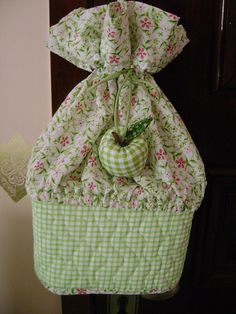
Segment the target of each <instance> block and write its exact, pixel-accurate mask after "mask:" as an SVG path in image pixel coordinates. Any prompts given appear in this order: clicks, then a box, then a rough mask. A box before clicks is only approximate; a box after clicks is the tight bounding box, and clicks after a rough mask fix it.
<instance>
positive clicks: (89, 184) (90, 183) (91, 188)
mask: <svg viewBox="0 0 236 314" xmlns="http://www.w3.org/2000/svg"><path fill="white" fill-rule="evenodd" d="M88 188H89V189H90V190H94V189H95V188H96V184H95V183H94V182H89V183H88Z"/></svg>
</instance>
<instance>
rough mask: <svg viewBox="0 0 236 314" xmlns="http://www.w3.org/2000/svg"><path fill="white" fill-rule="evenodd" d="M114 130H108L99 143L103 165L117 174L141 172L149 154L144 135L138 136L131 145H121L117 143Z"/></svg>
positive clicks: (111, 172) (133, 174) (131, 174)
mask: <svg viewBox="0 0 236 314" xmlns="http://www.w3.org/2000/svg"><path fill="white" fill-rule="evenodd" d="M113 131H114V130H108V131H107V132H106V133H105V134H104V135H103V137H102V140H101V143H100V145H99V159H100V161H101V163H102V166H103V167H104V168H105V169H106V170H107V171H108V172H109V173H110V174H111V175H115V176H122V177H133V176H136V175H138V174H140V172H141V171H142V169H143V168H144V166H145V163H146V160H147V155H148V147H147V143H146V141H145V140H144V139H143V138H142V137H137V138H135V139H134V140H133V141H132V143H131V144H130V145H128V146H125V147H121V146H120V145H118V144H116V143H115V141H114V138H113V136H112V132H113Z"/></svg>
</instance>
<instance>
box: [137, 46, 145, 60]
mask: <svg viewBox="0 0 236 314" xmlns="http://www.w3.org/2000/svg"><path fill="white" fill-rule="evenodd" d="M136 56H138V57H140V58H141V59H144V58H145V57H146V56H147V52H146V50H145V49H144V48H138V49H137V53H136Z"/></svg>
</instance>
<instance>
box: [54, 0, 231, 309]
mask: <svg viewBox="0 0 236 314" xmlns="http://www.w3.org/2000/svg"><path fill="white" fill-rule="evenodd" d="M109 2H110V1H103V0H95V1H86V0H83V1H75V0H73V1H72V0H57V1H55V0H51V1H50V12H51V13H50V22H51V25H52V24H54V23H57V22H58V20H59V19H60V18H62V17H63V16H64V15H65V14H67V13H68V12H70V11H71V10H73V9H75V8H77V7H79V6H83V7H91V6H93V5H101V4H105V3H109ZM144 2H146V3H149V4H152V5H155V6H157V7H159V8H161V9H163V10H166V11H169V12H172V13H175V14H177V15H178V16H180V17H181V19H180V22H181V24H183V26H184V28H185V29H186V31H187V34H188V37H189V39H190V43H189V44H188V45H187V46H186V47H185V48H184V50H183V52H182V53H181V54H180V56H178V58H176V59H175V60H174V61H173V62H172V63H171V64H169V65H168V66H167V67H166V68H165V69H163V70H162V71H161V72H160V73H158V74H156V75H155V76H154V77H155V80H156V82H157V84H158V85H159V86H160V87H161V88H162V90H163V91H164V93H165V94H166V96H167V97H168V98H169V99H170V101H171V102H172V103H173V105H174V107H175V108H176V110H177V111H178V112H179V114H180V115H181V117H182V119H183V120H184V122H185V124H186V126H187V128H188V130H189V132H190V134H191V136H192V138H193V140H194V142H195V144H196V145H197V147H198V149H199V152H200V154H201V156H202V159H203V161H204V164H205V167H206V172H207V180H208V186H207V190H206V195H205V198H204V201H203V203H202V206H201V208H200V209H199V210H198V211H197V212H196V214H195V217H194V221H193V226H192V230H191V237H190V243H189V247H188V254H187V258H186V262H185V267H184V272H183V276H182V278H181V281H180V289H179V292H178V293H177V294H176V295H175V296H172V297H171V298H169V299H166V300H157V299H156V300H155V299H152V300H150V299H146V298H144V297H138V298H136V299H135V302H134V298H133V299H132V298H129V297H128V298H124V297H122V296H121V297H116V298H113V299H112V297H110V296H106V295H91V296H79V297H77V296H73V297H68V296H65V297H63V298H62V305H63V314H69V313H70V314H73V313H89V314H90V313H91V314H93V313H96V314H98V313H99V314H106V313H107V314H113V312H112V304H115V303H114V302H118V303H119V304H120V305H119V306H120V310H119V313H120V314H121V313H123V314H124V313H128V314H134V313H135V314H143V313H148V314H152V313H153V314H154V313H162V314H167V313H168V314H179V313H182V314H183V313H186V314H199V313H201V314H208V313H211V312H214V314H218V313H219V314H235V313H236V311H235V308H236V236H235V228H236V127H235V126H236V89H235V77H236V58H235V56H236V40H235V38H236V7H235V0H207V1H206V0H158V1H144ZM51 61H52V63H51V71H52V104H53V112H55V111H56V109H57V108H58V107H59V105H60V103H61V102H62V101H63V99H64V98H65V97H66V95H67V94H68V93H69V92H70V90H71V89H72V88H73V87H74V86H75V85H76V84H77V83H78V82H79V81H81V80H82V79H84V78H85V77H86V76H87V75H88V73H86V72H85V71H82V70H79V69H77V68H76V67H75V66H73V65H71V64H70V63H69V62H67V61H65V60H63V59H62V58H60V57H58V56H56V55H53V54H52V55H51ZM134 303H135V304H136V305H135V309H134V306H133V304H134ZM115 308H117V303H116V304H115V305H114V306H113V310H114V309H115ZM82 309H83V311H84V312H82ZM114 311H116V310H114ZM117 313H118V312H117Z"/></svg>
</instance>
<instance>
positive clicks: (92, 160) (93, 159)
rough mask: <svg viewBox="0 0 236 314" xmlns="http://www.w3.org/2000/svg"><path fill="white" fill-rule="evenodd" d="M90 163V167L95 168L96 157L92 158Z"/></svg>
mask: <svg viewBox="0 0 236 314" xmlns="http://www.w3.org/2000/svg"><path fill="white" fill-rule="evenodd" d="M88 163H89V164H90V166H92V167H94V166H96V165H97V158H96V156H91V157H90V158H89V160H88Z"/></svg>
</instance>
